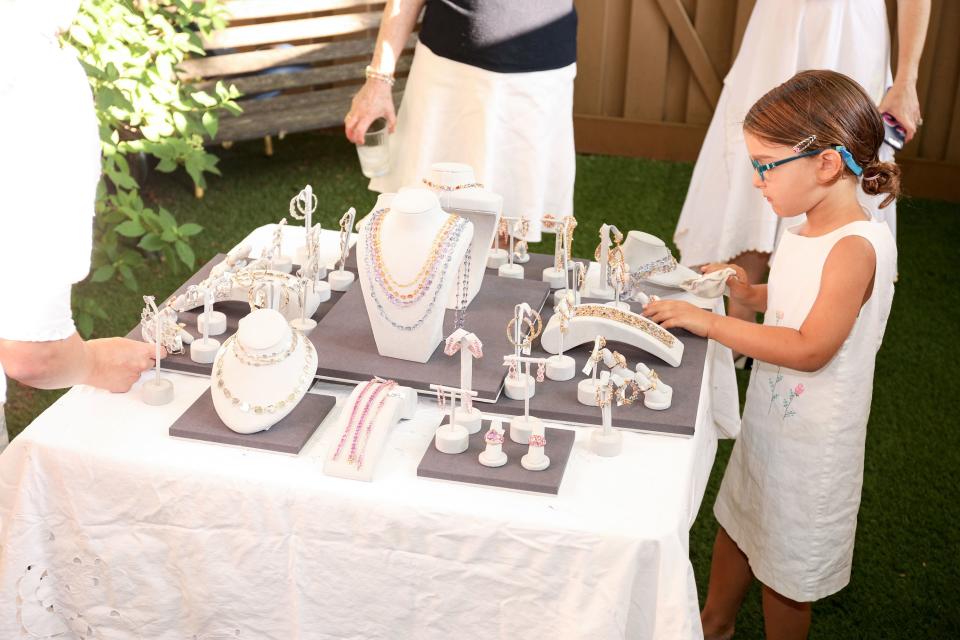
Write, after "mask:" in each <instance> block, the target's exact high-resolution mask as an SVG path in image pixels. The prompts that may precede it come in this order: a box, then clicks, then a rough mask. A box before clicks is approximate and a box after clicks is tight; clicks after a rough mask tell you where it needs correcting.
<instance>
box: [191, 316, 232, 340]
mask: <svg viewBox="0 0 960 640" xmlns="http://www.w3.org/2000/svg"><path fill="white" fill-rule="evenodd" d="M204 325H207V327H208V328H207V334H208V335H211V336H219V335H221V334H223V333H226V331H227V315H226V314H225V313H222V312H220V311H211V312H210V320H209V322H208V321H207V314H206V313H201V314H200V315H198V316H197V331H198V332H199V333H200V335H203V328H204Z"/></svg>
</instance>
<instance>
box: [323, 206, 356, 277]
mask: <svg viewBox="0 0 960 640" xmlns="http://www.w3.org/2000/svg"><path fill="white" fill-rule="evenodd" d="M356 217H357V210H356V209H354V208H353V207H350V208H349V209H348V210H347V212H346V213H345V214H343V215H342V216H340V264H339V266H338V268H337V269H335V270H334V271H331V272H330V275H329V276H327V281H328V282H329V283H330V288H331V289H333V290H334V291H346V290H347V289H349V288H350V285H352V284H353V281H354V275H353V272H352V271H347V270H346V269H345V268H344V267H345V266H346V263H347V258H348V257H349V256H350V232H351V230H352V229H353V223H354V220H356Z"/></svg>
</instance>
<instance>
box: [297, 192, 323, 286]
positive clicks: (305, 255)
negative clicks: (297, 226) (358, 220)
mask: <svg viewBox="0 0 960 640" xmlns="http://www.w3.org/2000/svg"><path fill="white" fill-rule="evenodd" d="M317 204H318V201H317V196H316V194H315V193H314V192H313V187H311V186H310V185H307V186H306V187H304V188H303V190H302V191H300V193H298V194H297V195H295V196H294V197H293V198H291V199H290V208H289V213H290V217H291V218H293V219H294V220H303V230H304V246H303V247H301V248H300V249H299V250H297V255H296V260H297V264H299V265H301V266H302V265H304V264H306V263H307V262H308V261H309V260H310V258H311V257H313V247H311V246H310V239H311V232H312V231H313V212H314V211H316V210H317ZM321 277H323V276H321Z"/></svg>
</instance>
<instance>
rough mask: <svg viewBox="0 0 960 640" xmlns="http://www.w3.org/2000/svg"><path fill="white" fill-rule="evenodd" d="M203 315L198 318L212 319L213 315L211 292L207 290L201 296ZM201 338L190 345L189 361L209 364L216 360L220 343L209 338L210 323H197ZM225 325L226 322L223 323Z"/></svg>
mask: <svg viewBox="0 0 960 640" xmlns="http://www.w3.org/2000/svg"><path fill="white" fill-rule="evenodd" d="M203 298H204V299H203V313H202V314H201V315H200V317H201V318H202V317H204V316H206V317H207V318H210V317H212V314H213V291H210V290H207V291H205V292H204V296H203ZM198 324H199V325H200V327H201V329H200V333H201V338H200V339H199V340H194V341H193V342H191V343H190V359H191V360H193V361H194V362H198V363H200V364H211V363H212V362H213V361H214V360H216V358H217V351H219V349H220V341H219V340H216V339H214V338H211V337H210V322H209V321H207V322H199V318H198ZM224 324H226V321H224Z"/></svg>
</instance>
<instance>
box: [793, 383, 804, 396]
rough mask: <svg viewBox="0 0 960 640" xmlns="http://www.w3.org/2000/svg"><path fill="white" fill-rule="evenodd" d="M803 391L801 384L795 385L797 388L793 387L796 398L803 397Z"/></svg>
mask: <svg viewBox="0 0 960 640" xmlns="http://www.w3.org/2000/svg"><path fill="white" fill-rule="evenodd" d="M803 390H804V386H803V383H797V386H796V387H794V389H793V392H794V393H795V394H797V395H798V396H802V395H803Z"/></svg>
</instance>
